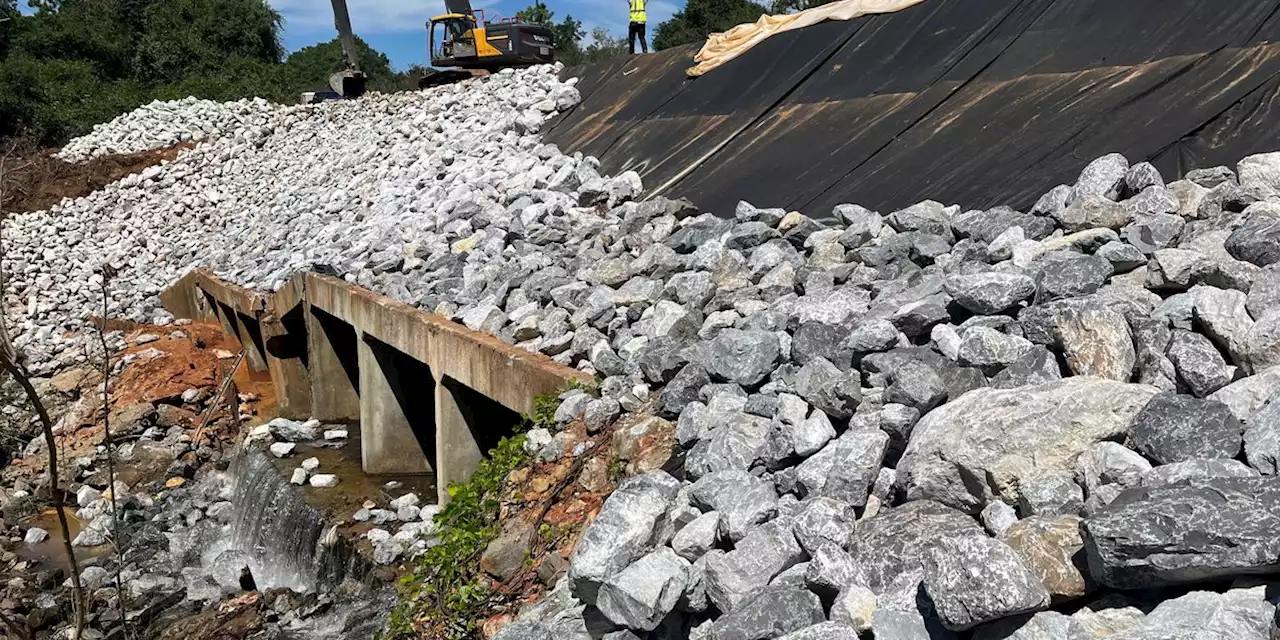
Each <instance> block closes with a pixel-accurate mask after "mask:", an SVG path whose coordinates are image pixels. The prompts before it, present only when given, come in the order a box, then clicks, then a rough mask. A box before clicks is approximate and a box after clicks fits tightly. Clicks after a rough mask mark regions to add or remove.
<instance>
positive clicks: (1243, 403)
mask: <svg viewBox="0 0 1280 640" xmlns="http://www.w3.org/2000/svg"><path fill="white" fill-rule="evenodd" d="M1276 394H1280V367H1271V368H1269V369H1267V370H1265V371H1259V372H1257V373H1255V374H1253V375H1251V376H1249V377H1247V378H1244V379H1243V380H1237V381H1235V382H1233V383H1231V384H1229V385H1227V386H1225V387H1222V388H1221V389H1219V390H1218V391H1216V392H1214V393H1213V395H1211V396H1209V397H1210V398H1211V399H1213V400H1217V401H1218V402H1221V403H1223V404H1225V405H1227V408H1229V409H1231V413H1232V414H1234V415H1235V417H1236V418H1238V419H1239V420H1240V422H1243V423H1244V424H1245V425H1248V424H1249V419H1250V418H1251V417H1253V414H1254V412H1256V411H1257V410H1258V409H1261V408H1262V407H1263V405H1265V404H1266V403H1267V402H1268V401H1269V400H1271V399H1272V398H1274V397H1276Z"/></svg>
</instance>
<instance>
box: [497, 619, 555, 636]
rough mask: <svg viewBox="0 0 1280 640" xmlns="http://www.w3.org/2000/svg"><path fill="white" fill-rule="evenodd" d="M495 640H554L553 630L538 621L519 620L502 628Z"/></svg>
mask: <svg viewBox="0 0 1280 640" xmlns="http://www.w3.org/2000/svg"><path fill="white" fill-rule="evenodd" d="M493 640H553V636H552V635H551V629H549V628H547V625H545V624H543V623H541V622H538V621H536V620H518V621H516V622H512V623H511V624H509V625H507V626H505V627H503V628H502V630H501V631H499V632H498V633H497V634H496V635H494V636H493Z"/></svg>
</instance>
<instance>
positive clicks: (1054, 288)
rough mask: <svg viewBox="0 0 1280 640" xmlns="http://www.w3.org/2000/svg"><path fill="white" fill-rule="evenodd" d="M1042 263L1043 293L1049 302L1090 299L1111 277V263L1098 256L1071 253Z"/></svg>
mask: <svg viewBox="0 0 1280 640" xmlns="http://www.w3.org/2000/svg"><path fill="white" fill-rule="evenodd" d="M1042 262H1044V263H1045V264H1043V265H1042V266H1041V270H1040V276H1039V282H1040V292H1041V296H1042V297H1043V298H1044V299H1046V300H1056V299H1058V298H1074V297H1078V296H1084V295H1089V294H1091V293H1093V292H1095V291H1097V290H1098V289H1099V288H1100V287H1101V286H1102V285H1103V284H1104V283H1106V281H1107V278H1109V277H1111V274H1112V267H1111V263H1110V262H1107V260H1106V259H1105V258H1101V257H1098V256H1087V255H1080V254H1076V253H1068V254H1066V255H1062V256H1058V257H1055V258H1054V259H1052V260H1042Z"/></svg>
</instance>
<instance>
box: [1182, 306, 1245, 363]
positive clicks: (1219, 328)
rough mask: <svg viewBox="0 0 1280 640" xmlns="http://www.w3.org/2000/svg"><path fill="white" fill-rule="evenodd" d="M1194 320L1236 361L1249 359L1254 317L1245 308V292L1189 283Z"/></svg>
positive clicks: (1241, 361)
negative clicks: (1190, 284) (1193, 303)
mask: <svg viewBox="0 0 1280 640" xmlns="http://www.w3.org/2000/svg"><path fill="white" fill-rule="evenodd" d="M1190 293H1191V297H1192V300H1194V301H1195V321H1196V323H1197V324H1198V325H1199V326H1200V327H1202V328H1203V330H1204V332H1205V334H1207V335H1208V337H1209V338H1210V339H1211V340H1213V342H1214V343H1215V344H1217V345H1218V347H1220V348H1221V349H1223V350H1224V351H1226V352H1227V353H1228V354H1230V355H1231V358H1232V360H1233V361H1235V362H1240V363H1243V362H1247V361H1248V359H1249V352H1250V349H1249V331H1250V330H1251V329H1252V328H1253V324H1254V323H1253V319H1251V318H1250V317H1249V312H1248V311H1247V310H1246V309H1245V304H1246V303H1247V301H1248V296H1246V295H1245V294H1243V293H1241V292H1239V291H1231V290H1227V289H1218V288H1216V287H1192V288H1191V292H1190Z"/></svg>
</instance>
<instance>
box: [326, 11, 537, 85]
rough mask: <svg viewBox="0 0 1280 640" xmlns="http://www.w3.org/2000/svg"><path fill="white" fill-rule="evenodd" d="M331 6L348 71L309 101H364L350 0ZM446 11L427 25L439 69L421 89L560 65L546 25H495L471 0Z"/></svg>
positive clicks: (506, 21) (335, 76)
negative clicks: (502, 71)
mask: <svg viewBox="0 0 1280 640" xmlns="http://www.w3.org/2000/svg"><path fill="white" fill-rule="evenodd" d="M330 2H331V3H332V4H333V22H334V26H336V27H337V29H338V40H339V42H341V44H342V56H343V58H344V63H345V65H346V68H345V69H343V70H342V71H339V72H338V73H335V74H333V76H331V77H330V78H329V86H330V87H332V88H333V93H332V94H330V93H327V92H324V93H307V94H303V96H302V101H303V102H318V101H320V100H326V99H335V98H359V97H360V96H362V95H364V92H365V89H366V85H367V83H368V78H367V77H366V76H365V74H364V72H363V71H361V70H360V60H359V58H358V57H357V55H356V37H355V33H354V32H353V31H352V30H351V16H350V14H349V13H348V12H347V0H330ZM445 10H446V11H448V13H445V14H444V15H439V16H436V17H434V18H432V19H431V21H430V22H428V23H427V50H428V53H430V54H431V66H432V67H433V69H432V71H431V73H429V74H427V75H426V76H425V77H423V78H422V79H421V80H419V81H418V87H419V88H422V89H425V88H427V87H435V86H440V85H442V84H448V83H451V82H457V81H459V80H465V79H467V78H472V77H477V76H484V75H488V74H490V73H493V72H495V71H498V70H500V69H504V68H507V67H523V66H528V65H534V64H547V63H551V62H555V39H554V36H553V34H552V32H551V29H550V28H548V27H546V26H544V25H540V24H531V23H527V22H520V21H517V20H514V19H498V20H495V21H492V22H490V21H489V20H486V19H485V16H484V10H483V9H480V10H472V8H471V3H470V2H469V1H468V0H445ZM437 42H438V43H439V44H438V46H437Z"/></svg>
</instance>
